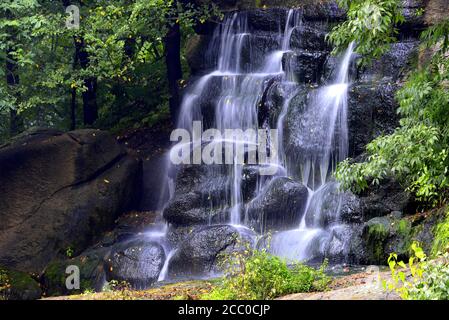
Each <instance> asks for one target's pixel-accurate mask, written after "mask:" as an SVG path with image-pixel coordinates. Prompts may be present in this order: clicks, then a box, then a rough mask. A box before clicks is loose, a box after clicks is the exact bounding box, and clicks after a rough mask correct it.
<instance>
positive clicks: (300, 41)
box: [290, 22, 332, 52]
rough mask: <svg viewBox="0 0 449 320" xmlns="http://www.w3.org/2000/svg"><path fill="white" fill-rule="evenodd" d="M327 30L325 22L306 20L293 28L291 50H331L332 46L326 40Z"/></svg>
mask: <svg viewBox="0 0 449 320" xmlns="http://www.w3.org/2000/svg"><path fill="white" fill-rule="evenodd" d="M328 32H329V30H328V26H327V24H317V23H315V24H314V23H311V22H306V23H304V24H302V25H301V26H299V27H297V28H295V29H294V30H293V33H292V38H291V42H290V46H291V48H292V49H293V50H295V51H296V50H306V51H328V52H329V51H331V50H332V47H331V46H330V44H329V42H328V41H327V40H326V34H327V33H328Z"/></svg>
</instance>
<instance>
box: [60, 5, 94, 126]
mask: <svg viewBox="0 0 449 320" xmlns="http://www.w3.org/2000/svg"><path fill="white" fill-rule="evenodd" d="M62 3H63V5H64V6H65V7H68V6H69V5H71V4H72V1H70V0H62ZM79 5H80V6H81V4H79ZM74 42H75V52H76V54H77V60H78V61H79V64H80V66H81V68H83V69H86V68H87V67H88V65H89V54H88V53H87V52H86V46H85V44H84V39H83V38H82V37H75V38H74ZM84 85H85V86H86V88H87V90H86V91H85V92H83V120H84V125H87V126H91V125H93V124H94V122H95V121H96V120H97V119H98V106H97V78H96V77H90V78H87V79H84ZM73 95H74V93H73V90H72V107H71V110H72V125H73V115H74V114H76V111H75V113H73V108H76V105H75V106H74V105H73V103H76V92H75V99H74V97H73Z"/></svg>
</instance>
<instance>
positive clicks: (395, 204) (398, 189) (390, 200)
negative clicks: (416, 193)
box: [359, 179, 416, 221]
mask: <svg viewBox="0 0 449 320" xmlns="http://www.w3.org/2000/svg"><path fill="white" fill-rule="evenodd" d="M359 199H360V205H361V208H362V212H363V217H364V220H365V221H366V220H369V219H371V218H373V217H382V216H385V215H388V214H390V213H391V212H398V211H400V212H408V213H413V212H414V210H415V208H416V203H415V201H414V198H413V196H412V195H411V194H410V193H409V192H407V191H404V188H403V187H402V186H401V185H400V184H399V183H398V182H396V181H394V180H392V179H386V180H384V181H383V182H382V183H381V184H380V185H378V186H371V187H370V188H369V189H368V190H367V191H366V192H365V193H364V194H363V195H361V196H360V197H359Z"/></svg>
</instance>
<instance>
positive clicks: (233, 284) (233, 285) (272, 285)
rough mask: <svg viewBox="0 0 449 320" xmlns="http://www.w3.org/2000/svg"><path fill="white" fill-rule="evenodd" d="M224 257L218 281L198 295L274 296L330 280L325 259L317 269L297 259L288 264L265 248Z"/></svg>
mask: <svg viewBox="0 0 449 320" xmlns="http://www.w3.org/2000/svg"><path fill="white" fill-rule="evenodd" d="M224 261H225V263H226V269H225V276H224V278H223V279H222V283H221V285H219V286H218V287H216V288H215V289H214V290H212V292H210V293H208V294H206V295H204V296H203V297H202V299H210V300H254V299H257V300H260V299H274V298H276V297H278V296H281V295H285V294H289V293H296V292H311V291H323V290H325V289H326V288H327V286H328V284H329V282H330V278H329V277H328V276H327V275H326V274H325V273H324V270H325V268H326V266H327V263H326V262H325V263H324V264H323V265H322V266H321V267H320V268H319V269H318V270H316V269H314V268H312V267H309V266H306V265H302V264H299V263H294V264H293V265H291V266H289V265H287V263H286V261H285V260H282V259H281V258H279V257H276V256H273V255H271V254H269V253H268V252H267V251H266V250H253V249H247V250H246V251H244V252H234V253H232V254H231V255H229V256H228V257H226V259H225V260H224Z"/></svg>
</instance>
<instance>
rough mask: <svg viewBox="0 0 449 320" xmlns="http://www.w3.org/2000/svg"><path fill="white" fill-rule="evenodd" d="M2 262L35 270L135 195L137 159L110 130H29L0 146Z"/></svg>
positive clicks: (106, 223)
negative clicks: (128, 152) (121, 144)
mask: <svg viewBox="0 0 449 320" xmlns="http://www.w3.org/2000/svg"><path fill="white" fill-rule="evenodd" d="M0 167H1V171H0V181H1V184H0V194H1V197H0V220H1V222H2V223H1V224H0V265H1V266H4V267H9V268H13V269H17V270H21V271H27V272H34V273H40V272H42V271H43V269H44V267H45V266H46V265H47V264H48V263H49V262H50V261H51V260H52V259H53V258H55V257H57V256H65V255H67V252H66V251H67V250H70V251H71V254H78V253H80V252H82V250H84V249H85V248H87V246H89V245H90V244H91V243H92V241H93V240H95V239H96V238H97V237H98V236H99V234H101V232H102V231H105V230H107V229H108V228H110V227H111V226H112V225H113V224H114V221H115V220H116V218H117V217H118V216H119V215H120V214H121V213H123V212H124V211H125V210H128V209H129V208H131V207H132V206H133V205H135V204H136V203H137V201H138V197H139V188H140V175H141V170H140V162H139V161H138V160H136V159H134V158H132V157H129V156H127V154H126V152H125V151H124V149H123V148H122V147H121V146H120V145H119V144H118V143H117V142H116V141H115V139H114V138H113V137H112V136H111V135H110V134H108V133H106V132H102V131H97V130H78V131H73V132H68V133H62V132H59V131H55V130H47V129H43V130H39V129H38V130H33V131H29V132H26V133H24V134H22V135H21V136H19V137H16V138H15V139H14V140H13V141H12V142H11V143H9V144H7V145H4V146H1V147H0Z"/></svg>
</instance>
